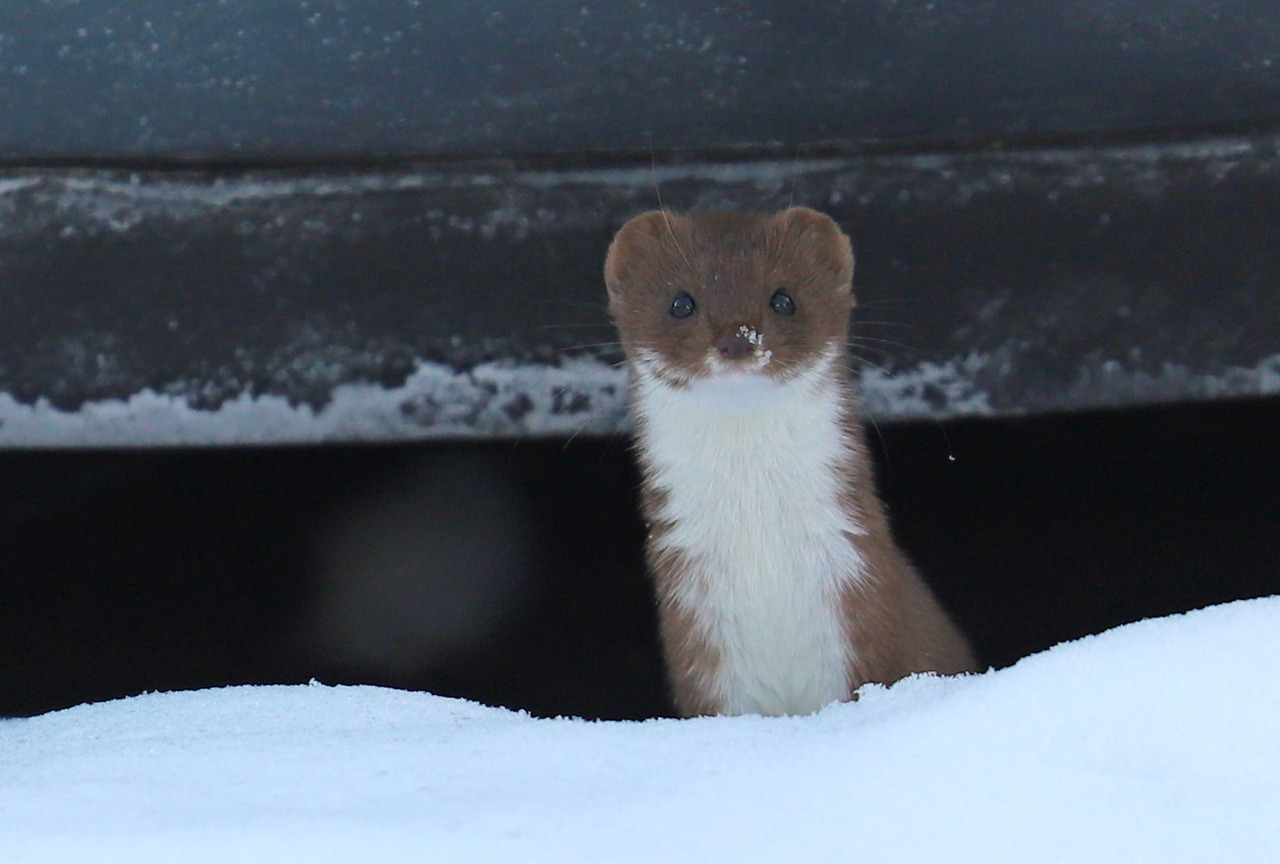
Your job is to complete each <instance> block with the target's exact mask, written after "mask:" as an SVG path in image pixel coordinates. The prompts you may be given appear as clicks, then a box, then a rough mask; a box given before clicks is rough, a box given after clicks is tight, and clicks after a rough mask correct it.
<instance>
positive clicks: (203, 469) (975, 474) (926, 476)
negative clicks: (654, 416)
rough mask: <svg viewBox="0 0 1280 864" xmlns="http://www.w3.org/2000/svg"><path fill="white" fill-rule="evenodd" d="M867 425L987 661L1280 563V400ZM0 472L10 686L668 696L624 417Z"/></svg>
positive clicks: (601, 703)
mask: <svg viewBox="0 0 1280 864" xmlns="http://www.w3.org/2000/svg"><path fill="white" fill-rule="evenodd" d="M870 439H871V442H872V444H873V447H875V449H876V451H877V458H878V459H879V461H880V465H881V485H882V488H883V492H884V495H885V497H886V499H887V500H888V502H889V505H890V509H891V512H892V514H893V516H894V519H895V526H896V530H897V533H898V536H899V538H900V540H901V541H902V543H903V545H905V546H906V547H907V548H908V549H909V550H910V552H911V554H912V555H913V557H914V558H915V559H916V560H917V562H918V563H919V564H920V565H921V567H922V569H923V570H924V571H925V572H926V574H927V575H928V577H929V579H930V581H931V582H932V583H933V584H934V585H935V586H936V587H937V589H938V591H939V593H940V594H941V595H942V597H943V598H944V600H945V601H946V602H947V604H948V605H949V607H950V608H951V609H952V610H953V612H954V613H955V615H956V617H957V619H958V620H959V621H960V622H961V623H962V624H963V626H964V627H965V628H966V629H967V630H969V632H970V633H971V634H972V636H973V638H974V641H975V643H976V644H977V646H978V648H979V650H980V651H981V652H982V654H983V655H984V659H986V660H987V661H988V662H990V663H992V664H995V665H997V666H1003V665H1007V664H1009V663H1012V662H1015V661H1016V660H1017V659H1018V658H1020V657H1022V656H1025V655H1027V654H1029V653H1033V652H1035V651H1039V650H1042V649H1044V648H1046V647H1048V646H1050V645H1052V644H1054V643H1056V642H1058V641H1061V640H1064V639H1071V638H1075V637H1078V636H1082V635H1085V634H1088V633H1094V632H1099V631H1101V630H1104V629H1106V628H1108V627H1112V626H1115V625H1118V624H1123V623H1125V622H1128V621H1133V620H1137V619H1140V618H1143V617H1147V616H1151V615H1163V614H1169V613H1174V612H1179V611H1183V610H1187V609H1192V608H1197V607H1200V606H1204V605H1207V604H1211V603H1217V602H1223V601H1227V600H1232V599H1237V598H1244V597H1255V596H1261V595H1266V594H1271V593H1276V592H1278V591H1280V530H1277V529H1278V528H1280V495H1277V494H1276V492H1275V490H1276V489H1277V488H1280V443H1278V442H1280V400H1265V401H1250V402H1237V403H1219V404H1216V405H1206V406H1195V407H1172V408H1164V409H1147V410H1142V411H1125V412H1114V413H1096V414H1087V415H1062V416H1056V417H1055V416H1050V417H1037V418H1034V419H1027V420H1012V421H1011V420H1002V421H966V422H959V423H950V424H947V425H946V426H945V428H944V427H941V426H939V425H938V424H933V423H922V424H908V425H886V426H883V427H882V428H881V430H880V435H876V434H874V433H873V434H872V435H871V436H870ZM0 476H3V477H4V483H3V487H2V488H0V550H2V554H0V715H21V714H32V713H39V712H43V711H48V710H52V709H56V708H61V707H66V706H69V705H73V704H77V703H80V702H84V701H90V700H100V699H108V698H114V697H119V696H125V695H129V694H133V693H138V692H142V691H147V690H170V689H178V688H192V687H206V686H217V685H227V684H237V683H250V682H300V681H306V680H309V679H310V678H317V679H319V680H322V681H325V682H328V683H339V682H342V683H362V682H366V683H378V684H385V685H390V686H397V687H409V688H420V689H427V690H431V691H433V692H438V693H443V694H448V695H454V696H461V697H466V698H470V699H477V700H481V701H484V702H488V703H492V704H500V705H506V706H509V707H513V708H524V709H528V710H530V711H531V712H533V713H536V714H545V715H554V714H573V715H582V716H588V717H645V716H653V715H655V714H662V713H665V712H667V711H668V710H669V707H668V706H667V703H666V701H665V698H664V696H663V685H662V673H661V665H660V659H659V655H658V652H657V649H656V642H655V632H654V627H655V625H654V617H653V613H652V608H651V597H650V593H649V588H648V585H647V583H646V581H645V579H644V576H643V571H642V568H641V564H640V560H639V550H640V544H641V540H642V536H643V529H642V526H641V525H640V523H639V521H638V519H637V518H636V516H635V486H636V475H635V471H634V467H633V465H632V463H631V460H630V456H629V453H628V450H627V443H626V442H625V441H624V440H622V439H618V440H614V441H604V440H591V439H581V438H579V439H576V440H574V441H573V442H572V443H571V444H570V445H569V446H567V447H565V446H564V445H563V443H562V442H558V441H556V442H533V441H521V442H502V443H486V444H477V445H467V446H462V445H448V446H440V445H436V446H427V445H422V446H396V447H385V446H379V447H317V448H307V449H304V448H280V449H235V450H183V451H179V450H172V451H139V452H63V453H53V452H50V453H20V452H7V453H3V454H0ZM419 526H420V527H419ZM517 540H518V541H519V542H516V541H517ZM437 551H439V553H440V554H436V553H437ZM446 553H447V554H446Z"/></svg>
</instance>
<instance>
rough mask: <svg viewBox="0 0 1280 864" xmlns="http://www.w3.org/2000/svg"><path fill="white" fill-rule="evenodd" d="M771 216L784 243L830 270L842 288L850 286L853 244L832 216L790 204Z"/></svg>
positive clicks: (807, 258)
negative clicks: (790, 205)
mask: <svg viewBox="0 0 1280 864" xmlns="http://www.w3.org/2000/svg"><path fill="white" fill-rule="evenodd" d="M773 218H774V220H775V221H776V222H777V223H778V225H779V227H780V229H781V235H782V242H783V245H784V247H790V248H792V249H794V250H795V252H796V254H797V255H799V256H800V257H801V258H802V259H803V260H804V261H805V262H806V263H809V264H813V265H816V266H817V267H820V268H821V269H823V270H825V271H826V272H828V273H831V274H832V275H833V276H834V277H835V278H836V281H837V282H838V283H839V287H840V288H841V289H843V290H845V291H852V290H853V244H852V243H851V242H850V241H849V237H848V235H846V234H845V233H844V232H843V231H841V230H840V226H839V225H837V224H836V223H835V220H833V219H832V218H831V217H830V216H828V215H827V214H825V213H819V212H818V211H817V210H811V209H809V208H808V207H789V208H787V209H786V210H783V211H782V212H781V213H778V214H777V215H776V216H774V217H773Z"/></svg>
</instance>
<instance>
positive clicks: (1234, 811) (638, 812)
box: [0, 598, 1280, 864]
mask: <svg viewBox="0 0 1280 864" xmlns="http://www.w3.org/2000/svg"><path fill="white" fill-rule="evenodd" d="M1277 659H1280V598H1269V599H1265V600H1253V601H1244V602H1239V603H1233V604H1229V605H1225V606H1219V607H1214V608H1211V609H1207V610H1202V611H1198V612H1193V613H1189V614H1187V615H1181V616H1174V617H1171V618H1165V619H1160V620H1152V621H1145V622H1141V623H1138V624H1133V625H1130V626H1127V627H1121V628H1119V629H1116V630H1113V631H1110V632H1108V633H1105V634H1102V635H1100V636H1096V637H1091V638H1087V639H1083V640H1080V641H1078V642H1074V643H1070V644H1065V645H1061V646H1058V647H1056V648H1054V649H1052V650H1050V651H1047V652H1044V653H1043V654H1039V655H1036V656H1033V657H1029V658H1027V659H1025V660H1023V661H1022V662H1020V663H1018V664H1017V665H1016V666H1013V667H1011V668H1008V669H1004V670H1001V671H997V672H990V673H987V674H984V675H975V676H969V677H965V678H960V679H942V678H936V677H928V676H926V677H916V678H912V679H908V680H906V681H903V682H901V683H899V684H897V685H896V686H894V687H892V688H888V689H886V688H880V687H873V688H867V689H865V690H864V691H863V696H862V698H861V699H860V701H858V702H856V703H851V704H839V705H832V706H830V707H829V708H827V709H825V710H823V711H822V712H820V713H818V714H816V715H813V716H809V717H789V718H762V717H738V718H704V719H697V720H683V721H681V720H654V721H648V722H643V723H604V722H599V723H595V722H585V721H581V720H573V719H557V720H542V719H534V718H530V717H528V716H526V715H523V714H519V713H515V712H511V711H505V710H500V709H495V708H486V707H483V706H480V705H475V704H471V703H467V702H462V701H458V700H452V699H443V698H439V697H435V696H431V695H427V694H422V693H407V692H399V691H393V690H386V689H379V688H373V687H326V686H321V685H312V686H271V687H233V688H228V689H223V690H208V691H200V692H183V693H160V694H148V695H145V696H139V697H135V698H131V699H124V700H119V701H115V702H108V703H102V704H95V705H82V706H79V707H77V708H72V709H69V710H66V711H60V712H56V713H53V714H48V715H45V716H42V717H36V718H32V719H26V720H8V721H3V722H0V860H3V861H5V862H77V864H83V862H116V861H119V862H125V861H127V862H160V861H163V862H205V861H208V862H213V861H218V862H227V861H237V862H259V861H261V862H273V864H283V862H292V861H305V862H308V864H324V862H338V861H376V862H401V861H403V862H410V861H412V862H424V861H467V862H483V861H520V862H540V861H556V862H562V861H602V862H603V861H621V862H629V861H643V862H652V861H697V862H707V861H734V862H746V861H841V862H853V861H858V862H864V861H894V862H901V861H929V862H969V861H972V862H984V864H988V862H998V861H1010V862H1019V864H1021V862H1027V861H1059V862H1060V861H1081V862H1090V864H1094V862H1098V861H1125V862H1136V861H1159V862H1173V861H1233V862H1241V861H1276V860H1280V676H1277V675H1276V671H1275V670H1276V661H1277Z"/></svg>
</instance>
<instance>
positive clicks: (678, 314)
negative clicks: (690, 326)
mask: <svg viewBox="0 0 1280 864" xmlns="http://www.w3.org/2000/svg"><path fill="white" fill-rule="evenodd" d="M697 308H698V304H697V303H694V302H693V298H692V297H690V296H689V295H688V294H681V295H679V296H678V297H676V299H674V300H672V301H671V317H672V318H688V317H689V316H690V315H692V314H693V310H694V309H697Z"/></svg>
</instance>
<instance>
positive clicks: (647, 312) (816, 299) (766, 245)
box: [605, 207, 978, 715]
mask: <svg viewBox="0 0 1280 864" xmlns="http://www.w3.org/2000/svg"><path fill="white" fill-rule="evenodd" d="M852 278H853V253H852V249H851V246H850V243H849V239H848V238H847V237H846V236H845V235H844V233H843V232H842V231H841V230H840V229H839V227H838V226H837V225H836V224H835V223H834V222H833V221H832V220H831V219H830V218H828V217H827V216H825V215H823V214H821V213H817V212H816V211H813V210H809V209H807V208H799V207H797V208H790V209H788V210H784V211H782V212H780V213H777V214H757V213H736V212H704V213H692V214H684V215H681V214H674V213H668V212H665V211H656V212H650V213H646V214H643V215H641V216H638V217H636V218H635V219H633V220H631V221H630V222H628V223H627V224H626V225H625V226H623V228H622V229H621V230H620V231H619V232H618V234H617V236H616V237H615V238H614V241H613V244H612V245H611V247H610V249H609V254H608V257H607V259H606V262H605V282H606V285H607V287H608V291H609V306H610V311H611V313H612V315H613V318H614V320H615V322H616V324H617V326H618V330H619V333H620V335H621V338H622V344H623V348H624V350H625V352H626V354H627V357H628V359H629V361H631V362H632V363H635V362H636V361H637V357H638V356H639V355H640V353H641V352H649V353H652V354H655V355H657V356H659V357H660V358H661V363H660V364H659V366H658V367H657V368H656V369H654V370H653V371H654V372H655V373H656V374H658V375H659V377H660V378H661V379H662V380H663V381H665V382H666V383H667V384H668V385H670V386H675V387H680V386H687V384H688V383H689V382H690V381H693V380H696V379H698V378H701V377H705V376H708V375H710V374H711V370H710V369H709V368H708V366H707V359H706V358H707V352H708V349H709V346H713V345H716V344H717V340H719V339H721V338H722V337H724V336H725V335H726V334H728V333H732V332H734V331H735V328H739V327H742V326H746V327H749V328H751V329H752V330H754V331H756V332H758V333H760V334H762V339H763V344H764V345H766V346H768V348H769V351H770V352H771V359H770V360H769V362H768V364H767V366H765V367H764V369H763V374H768V375H771V376H773V377H775V378H778V379H783V380H785V379H786V378H788V377H790V376H793V375H795V374H798V373H799V372H800V371H803V370H804V369H806V368H808V367H809V366H810V365H811V364H812V363H813V362H814V360H815V358H816V357H818V356H820V355H821V353H822V352H823V351H824V349H826V348H828V347H829V346H831V345H833V344H838V345H839V346H841V347H843V345H844V342H845V339H846V338H847V330H848V326H849V317H850V313H851V311H852V309H853V306H854V299H853V292H852ZM779 286H784V287H785V289H786V290H787V292H788V293H790V294H791V295H793V296H794V298H795V300H796V312H795V314H794V315H793V316H780V315H777V314H774V313H772V312H770V311H769V298H770V297H771V295H772V294H773V292H774V291H775V290H776V289H777V288H778V287H779ZM682 291H688V292H690V293H692V294H694V295H696V300H697V304H698V314H696V315H693V316H690V317H689V318H687V319H684V320H676V319H674V318H672V316H671V315H670V314H669V312H670V307H671V303H672V300H673V298H674V297H675V296H677V295H678V294H679V293H681V292H682ZM842 356H843V355H842ZM836 365H837V367H838V369H837V370H836V371H835V372H833V374H834V375H837V376H838V378H839V384H840V387H841V390H842V392H843V393H844V394H845V395H844V400H845V403H846V405H847V410H846V411H845V415H846V416H845V430H844V431H845V437H846V442H847V454H848V458H847V460H846V463H845V464H841V465H837V466H833V467H832V470H836V471H840V472H843V474H844V476H845V477H846V479H847V484H846V487H845V488H846V492H845V495H844V496H843V501H842V503H843V506H844V507H846V508H847V510H848V512H850V513H853V514H855V515H856V517H857V521H858V523H860V524H861V526H862V527H863V528H865V530H866V534H861V535H850V536H849V542H850V543H853V544H855V545H856V546H857V547H858V550H859V552H860V554H861V556H862V558H863V560H864V561H865V562H866V572H865V573H864V574H863V576H864V578H863V579H861V580H860V582H859V584H858V585H857V587H856V588H853V589H850V590H849V591H847V592H846V596H845V597H843V598H842V605H843V613H844V614H843V620H844V622H845V627H844V629H845V635H846V638H847V639H849V640H850V641H851V642H852V644H853V646H854V650H853V651H852V652H851V656H852V657H853V658H855V659H854V661H853V667H854V668H851V669H850V670H849V681H850V687H849V693H848V694H846V698H852V697H853V695H854V692H855V691H856V690H857V688H858V687H859V686H861V685H862V684H863V683H866V682H879V683H885V684H888V683H892V682H893V681H896V680H898V679H899V678H902V677H903V676H905V675H909V674H911V673H913V672H921V671H929V670H932V671H937V672H942V673H958V672H964V671H971V670H976V669H977V668H978V667H977V664H976V661H975V660H974V657H973V654H972V651H971V650H970V648H969V645H968V643H967V641H966V640H965V637H964V636H963V635H962V634H961V633H960V631H959V630H958V629H957V628H956V627H955V625H954V624H953V623H952V622H951V620H950V619H949V618H948V617H947V615H946V613H945V612H944V611H943V609H942V607H941V606H940V604H939V603H938V601H937V600H936V598H935V597H934V596H933V594H932V592H931V591H930V590H929V588H928V586H927V585H926V584H925V583H924V582H923V580H922V579H921V578H920V576H919V574H918V573H917V572H916V571H915V569H914V568H913V567H912V566H911V564H910V563H909V562H908V561H907V558H906V556H905V555H904V553H903V552H902V551H901V550H900V549H899V548H898V546H897V544H896V543H895V542H894V540H893V537H892V535H891V533H890V529H889V524H888V519H887V517H886V515H885V511H884V506H883V504H882V503H881V501H880V498H879V496H878V494H877V492H876V489H875V478H874V477H873V473H872V468H871V463H870V461H869V458H868V456H867V453H866V449H865V444H864V442H863V430H862V425H861V423H860V422H859V421H858V419H857V417H856V415H855V410H854V405H855V401H856V399H855V396H854V391H853V385H852V376H851V372H850V370H849V369H848V367H847V363H845V362H844V361H843V360H842V361H841V362H839V363H837V364H836ZM636 422H637V435H638V440H639V441H640V448H639V457H640V462H641V465H642V468H645V467H646V453H645V448H644V444H643V442H644V437H645V424H646V422H647V418H645V417H643V416H640V417H637V418H636ZM645 476H646V480H645V483H644V489H643V496H642V507H643V511H644V516H645V518H646V520H647V521H648V523H649V525H650V531H651V534H650V542H649V544H648V563H649V569H650V571H651V573H652V575H653V577H654V579H655V584H656V588H657V594H658V606H659V616H660V623H661V636H662V641H663V647H664V651H665V654H666V658H667V665H668V671H669V677H670V680H671V685H672V689H673V695H674V697H675V700H676V703H677V707H678V708H679V709H680V711H681V713H683V714H685V715H692V714H710V713H720V712H721V711H722V710H723V706H722V705H721V704H719V702H718V699H717V697H716V696H715V695H714V694H713V693H712V692H711V684H710V682H711V681H712V680H713V679H714V675H715V669H716V664H717V663H718V662H719V661H718V654H717V650H716V648H715V646H714V645H712V644H711V643H710V641H709V640H708V639H707V638H706V636H705V634H702V633H701V632H700V631H699V629H698V627H697V626H696V622H695V621H694V620H693V617H692V616H691V615H690V614H688V613H687V612H686V611H684V610H682V609H681V608H680V607H679V606H677V604H676V603H675V602H674V601H673V599H672V594H673V586H674V585H675V584H677V582H678V581H679V580H685V579H697V578H704V577H703V576H702V574H696V573H691V572H690V571H689V568H688V567H687V565H686V564H685V562H683V561H682V560H681V559H680V556H679V555H678V554H676V553H671V552H669V551H668V552H659V551H658V550H659V544H658V543H655V542H654V541H655V540H659V539H661V538H662V537H663V535H664V534H665V533H666V532H667V531H669V530H670V528H671V525H670V524H668V523H665V522H664V521H663V519H664V517H663V512H664V506H663V505H664V501H663V493H662V492H661V490H659V489H656V488H654V487H653V486H652V485H651V484H650V483H649V482H648V479H647V478H648V471H647V470H646V471H645Z"/></svg>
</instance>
